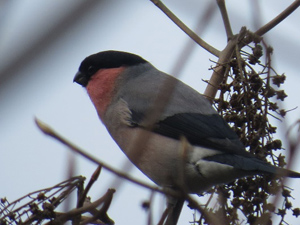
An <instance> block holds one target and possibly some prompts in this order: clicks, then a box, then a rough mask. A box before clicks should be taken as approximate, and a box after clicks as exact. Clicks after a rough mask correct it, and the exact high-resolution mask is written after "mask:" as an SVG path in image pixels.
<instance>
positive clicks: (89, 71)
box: [74, 50, 147, 87]
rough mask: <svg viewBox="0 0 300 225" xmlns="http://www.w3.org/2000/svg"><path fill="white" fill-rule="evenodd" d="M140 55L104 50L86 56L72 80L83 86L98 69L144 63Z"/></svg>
mask: <svg viewBox="0 0 300 225" xmlns="http://www.w3.org/2000/svg"><path fill="white" fill-rule="evenodd" d="M146 62H147V61H146V60H144V59H143V58H142V57H140V56H138V55H135V54H132V53H128V52H119V51H112V50H110V51H104V52H99V53H96V54H93V55H90V56H88V57H86V58H85V59H84V60H83V61H82V63H81V65H80V67H79V71H78V73H77V74H76V75H75V77H74V82H76V83H78V84H80V85H82V86H83V87H85V86H86V85H87V84H88V82H89V80H90V78H91V76H92V75H94V74H95V73H96V72H97V71H98V70H99V69H110V68H118V67H121V66H125V67H127V66H134V65H137V64H140V63H146Z"/></svg>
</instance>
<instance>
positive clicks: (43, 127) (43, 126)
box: [35, 118, 181, 198]
mask: <svg viewBox="0 0 300 225" xmlns="http://www.w3.org/2000/svg"><path fill="white" fill-rule="evenodd" d="M35 122H36V124H37V126H38V127H39V128H40V130H41V131H42V132H43V133H44V134H46V135H49V136H50V137H53V138H55V139H56V140H58V141H59V142H61V143H62V144H64V145H66V146H67V147H69V148H70V149H71V150H72V151H74V152H76V153H78V154H79V155H81V156H83V157H84V158H86V159H88V160H90V161H92V162H93V163H96V164H97V165H101V166H102V167H103V168H105V169H106V170H108V171H110V172H112V173H114V174H115V175H117V176H118V177H121V178H124V179H126V180H128V181H131V182H132V183H135V184H138V185H140V186H142V187H145V188H147V189H150V190H152V191H156V192H159V193H162V194H167V195H170V196H173V197H176V198H177V197H180V196H181V195H180V193H178V192H176V191H172V190H162V189H160V188H158V187H154V186H152V185H149V184H147V183H144V182H142V181H139V180H137V179H134V178H132V177H130V176H128V175H127V174H125V173H122V172H120V171H118V170H115V169H114V168H112V167H111V166H109V165H107V164H106V163H103V162H101V161H100V160H98V159H96V158H95V157H94V156H92V155H90V154H88V153H87V152H85V151H83V150H82V149H80V148H78V147H77V146H75V145H74V144H72V143H70V142H69V141H67V140H66V139H64V138H63V137H61V136H60V135H59V134H58V133H56V132H55V131H54V130H53V129H52V128H50V127H49V126H48V125H46V124H45V123H43V122H42V121H40V120H38V119H37V118H35Z"/></svg>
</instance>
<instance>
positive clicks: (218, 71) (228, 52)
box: [204, 27, 246, 102]
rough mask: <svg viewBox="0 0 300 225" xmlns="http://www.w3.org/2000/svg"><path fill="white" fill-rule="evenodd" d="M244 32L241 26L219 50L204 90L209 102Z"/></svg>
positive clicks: (244, 29)
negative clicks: (220, 50) (222, 48)
mask: <svg viewBox="0 0 300 225" xmlns="http://www.w3.org/2000/svg"><path fill="white" fill-rule="evenodd" d="M245 34H246V28H245V27H242V29H241V31H240V33H239V35H235V36H233V38H232V39H230V40H229V42H228V43H227V46H226V47H225V49H224V50H223V51H222V52H221V54H220V58H219V60H218V63H217V67H216V68H215V69H214V72H213V74H212V76H211V78H210V80H209V82H208V85H207V87H206V89H205V92H204V95H205V97H207V98H208V99H209V100H210V101H211V102H212V101H213V99H214V98H215V96H216V93H217V91H218V88H219V85H220V83H221V82H222V80H223V78H224V75H225V71H226V68H227V63H228V62H229V61H230V59H231V57H232V55H233V53H234V50H235V48H236V46H237V44H238V43H239V42H240V41H241V40H242V38H243V37H244V36H245Z"/></svg>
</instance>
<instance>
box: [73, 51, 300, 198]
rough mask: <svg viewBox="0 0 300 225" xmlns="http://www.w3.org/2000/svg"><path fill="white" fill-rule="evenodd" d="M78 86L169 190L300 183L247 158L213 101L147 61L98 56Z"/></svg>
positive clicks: (85, 66)
mask: <svg viewBox="0 0 300 225" xmlns="http://www.w3.org/2000/svg"><path fill="white" fill-rule="evenodd" d="M73 81H74V82H76V83H78V84H80V85H81V86H82V87H84V88H85V89H86V90H87V93H88V95H89V97H90V99H91V101H92V103H93V104H94V107H95V109H96V111H97V114H98V116H99V118H100V120H101V121H102V123H103V124H104V126H105V127H106V129H107V131H108V132H109V134H110V135H111V137H112V138H113V139H114V141H115V142H116V143H117V145H118V146H119V147H120V149H121V150H122V151H123V152H124V153H125V155H126V156H127V157H128V158H129V160H131V162H132V163H133V164H134V165H135V166H136V167H137V168H138V169H140V170H141V171H142V172H143V173H144V174H145V175H146V176H148V177H149V178H150V179H151V180H152V181H153V182H154V183H156V184H157V185H159V186H161V187H163V188H170V189H174V190H177V189H180V188H182V189H183V190H184V191H186V193H191V194H202V193H203V192H204V191H206V190H208V189H209V188H211V187H213V186H215V185H219V184H226V183H229V182H231V181H234V180H235V179H238V178H241V177H247V176H253V175H264V174H271V175H272V174H273V175H274V176H286V177H294V178H299V177H300V173H298V172H295V171H291V170H288V169H284V168H279V167H276V166H274V165H271V164H270V163H268V162H266V161H264V160H261V159H258V158H256V157H255V156H254V155H253V154H251V153H249V152H248V151H246V150H245V146H244V145H243V144H242V142H241V141H240V139H239V137H238V136H237V134H236V133H235V132H234V131H233V129H232V128H231V127H230V126H229V125H228V123H227V122H226V121H225V120H224V119H223V118H222V117H221V116H220V115H219V114H218V112H217V111H216V110H215V109H214V108H213V107H212V105H211V103H210V102H209V101H208V100H207V98H205V97H204V96H203V95H202V94H200V93H199V92H197V91H196V90H194V89H193V88H191V87H190V86H188V85H186V84H185V83H183V82H181V81H180V80H178V79H176V78H175V77H173V76H171V75H168V74H166V73H164V72H161V71H160V70H158V69H156V68H155V67H154V66H153V65H152V64H151V63H149V62H148V61H147V60H145V59H144V58H142V57H141V56H139V55H136V54H133V53H129V52H122V51H116V50H107V51H102V52H99V53H96V54H93V55H90V56H88V57H86V58H85V59H84V60H83V61H82V62H81V64H80V67H79V70H78V72H77V73H76V75H75V77H74V80H73ZM166 90H168V91H166ZM157 108H158V110H157V111H155V110H156V109H157ZM139 140H142V141H139Z"/></svg>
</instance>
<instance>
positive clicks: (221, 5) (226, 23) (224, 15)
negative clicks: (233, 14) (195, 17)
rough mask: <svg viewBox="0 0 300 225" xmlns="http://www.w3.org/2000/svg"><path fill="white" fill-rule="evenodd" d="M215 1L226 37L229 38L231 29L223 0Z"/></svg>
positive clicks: (231, 34)
mask: <svg viewBox="0 0 300 225" xmlns="http://www.w3.org/2000/svg"><path fill="white" fill-rule="evenodd" d="M217 3H218V6H219V9H220V11H221V15H222V18H223V23H224V26H225V31H226V35H227V39H228V40H229V39H230V38H231V37H232V36H233V33H232V29H231V25H230V21H229V17H228V13H227V9H226V4H225V0H217Z"/></svg>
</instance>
